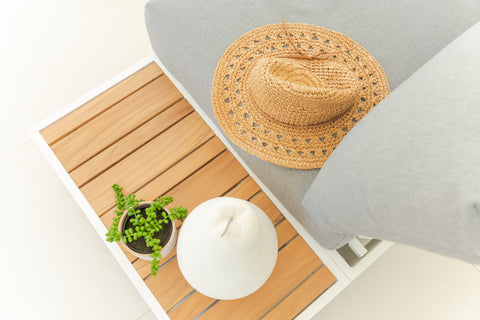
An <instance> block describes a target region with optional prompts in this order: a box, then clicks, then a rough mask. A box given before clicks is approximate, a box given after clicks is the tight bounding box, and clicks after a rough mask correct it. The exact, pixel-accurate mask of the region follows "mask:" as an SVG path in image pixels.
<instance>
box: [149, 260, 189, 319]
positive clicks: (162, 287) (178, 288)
mask: <svg viewBox="0 0 480 320" xmlns="http://www.w3.org/2000/svg"><path fill="white" fill-rule="evenodd" d="M145 283H146V285H147V286H148V288H149V289H150V291H152V293H153V295H154V296H155V298H157V300H158V302H159V303H160V305H161V306H162V308H163V309H164V310H170V309H171V308H172V307H173V306H174V305H175V304H176V303H177V302H179V301H180V300H182V299H183V298H184V297H185V296H186V295H188V294H189V293H190V292H192V291H193V288H192V287H191V286H190V285H189V284H188V282H187V280H185V278H184V277H183V276H182V274H181V273H180V269H179V267H178V261H177V259H173V260H172V261H171V262H169V263H167V264H166V265H165V266H164V267H163V268H161V269H160V270H158V272H157V275H156V276H154V277H148V278H147V280H145Z"/></svg>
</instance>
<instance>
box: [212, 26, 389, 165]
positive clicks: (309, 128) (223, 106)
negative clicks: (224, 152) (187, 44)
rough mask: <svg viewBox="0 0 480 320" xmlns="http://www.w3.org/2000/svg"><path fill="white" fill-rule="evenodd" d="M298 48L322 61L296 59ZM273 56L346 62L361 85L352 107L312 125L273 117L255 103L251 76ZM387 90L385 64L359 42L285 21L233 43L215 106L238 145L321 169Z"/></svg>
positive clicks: (313, 64) (221, 65)
mask: <svg viewBox="0 0 480 320" xmlns="http://www.w3.org/2000/svg"><path fill="white" fill-rule="evenodd" d="M285 27H286V30H287V32H288V36H289V37H290V39H288V38H287V34H286V33H285ZM292 44H293V45H295V46H296V47H297V48H296V49H294V48H292ZM298 49H299V50H301V51H302V54H303V55H305V56H313V55H317V54H319V53H322V55H321V57H322V59H301V58H300V57H299V58H298V59H297V58H295V57H298V56H299V55H300V54H299V53H298ZM275 58H285V59H294V60H296V63H297V64H298V63H301V64H302V65H303V66H304V67H305V68H307V69H311V70H315V69H316V68H317V66H318V64H321V63H322V61H327V60H328V61H331V62H335V63H340V64H343V65H344V66H346V67H347V68H348V70H350V71H351V72H353V73H354V74H355V76H356V77H357V79H358V85H359V86H360V88H359V93H358V95H357V96H356V98H355V101H354V102H353V105H352V106H351V107H350V108H349V109H348V110H347V111H345V112H343V113H342V114H340V115H339V116H336V117H335V118H333V119H331V120H329V121H325V122H321V123H318V124H313V125H292V124H288V123H285V122H283V121H278V120H276V119H273V118H272V117H271V116H269V115H268V114H266V113H265V112H264V111H262V108H259V106H258V105H256V102H255V101H253V99H252V96H251V92H249V90H248V86H247V83H248V81H247V80H248V78H249V76H250V72H251V70H252V68H253V67H254V66H255V64H256V63H257V62H258V61H265V59H267V60H268V59H275ZM389 93H390V89H389V87H388V81H387V78H386V75H385V72H384V71H383V69H382V67H381V66H380V64H379V63H378V61H377V60H376V59H375V58H374V57H373V56H372V55H371V54H370V53H369V52H368V51H367V50H366V49H365V48H363V47H362V46H360V45H359V44H358V43H356V42H355V41H353V40H352V39H350V38H349V37H347V36H345V35H343V34H341V33H338V32H335V31H332V30H328V29H325V28H322V27H318V26H314V25H308V24H294V23H287V24H286V25H282V24H274V25H267V26H263V27H260V28H257V29H254V30H251V31H250V32H248V33H246V34H244V35H243V36H241V37H240V38H238V39H237V40H236V41H235V42H234V43H232V44H231V45H230V47H229V48H228V49H227V50H226V51H225V52H224V54H223V55H222V57H221V58H220V60H219V62H218V65H217V68H216V70H215V75H214V78H213V83H212V104H213V108H214V114H215V117H216V119H217V120H218V122H219V124H220V126H221V127H222V129H223V130H224V131H225V133H226V135H227V136H228V137H229V138H230V139H231V140H232V141H233V142H234V143H235V144H237V145H238V146H239V147H241V148H243V149H244V150H246V151H247V152H249V153H251V154H253V155H255V156H257V157H258V158H260V159H263V160H266V161H270V162H272V163H275V164H278V165H281V166H285V167H289V168H296V169H314V168H321V167H322V165H323V164H324V163H325V161H326V160H327V158H328V156H329V155H330V154H331V153H332V152H333V150H334V149H335V147H336V146H337V145H338V144H339V143H340V141H341V140H342V139H343V137H344V136H345V135H346V134H347V133H348V131H349V130H350V129H352V128H353V126H355V124H356V123H357V122H358V121H359V120H360V119H361V118H362V117H364V116H365V115H366V114H367V112H368V111H370V110H371V109H372V108H373V107H374V106H376V105H377V104H378V103H379V102H380V101H381V100H382V99H383V98H384V97H385V96H387V95H388V94H389Z"/></svg>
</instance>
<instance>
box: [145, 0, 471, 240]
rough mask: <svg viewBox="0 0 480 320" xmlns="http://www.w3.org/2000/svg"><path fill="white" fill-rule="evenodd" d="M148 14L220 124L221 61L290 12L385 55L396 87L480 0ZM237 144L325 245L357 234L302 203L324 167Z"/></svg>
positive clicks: (285, 3) (153, 9) (170, 9)
mask: <svg viewBox="0 0 480 320" xmlns="http://www.w3.org/2000/svg"><path fill="white" fill-rule="evenodd" d="M145 17H146V24H147V29H148V32H149V35H150V40H151V42H152V47H153V49H154V51H155V53H156V55H157V56H158V57H159V59H160V60H161V61H162V63H163V64H164V65H165V66H166V67H167V68H168V70H169V71H170V72H171V73H172V74H173V75H174V76H175V77H176V78H177V79H178V80H179V81H180V82H181V83H182V85H183V86H184V87H185V88H186V90H187V91H188V92H189V94H190V95H191V96H192V97H193V98H194V99H195V101H196V102H197V103H198V104H199V105H200V107H201V108H202V109H203V110H204V111H205V112H206V114H207V115H208V117H209V118H211V119H212V120H213V122H214V124H215V125H217V126H218V124H217V122H216V121H215V118H214V116H213V110H212V107H211V100H210V92H211V82H212V78H213V73H214V70H215V67H216V65H217V61H218V59H219V58H220V56H221V55H222V53H223V52H224V51H225V49H226V48H227V47H228V46H229V45H230V44H231V43H232V42H233V41H234V40H235V39H236V38H238V37H239V36H240V35H242V34H244V33H245V32H247V31H249V30H251V29H253V28H256V27H260V26H263V25H266V24H270V23H280V22H281V18H282V17H283V18H285V19H286V21H287V22H304V23H311V24H315V25H319V26H324V27H327V28H330V29H332V30H335V31H338V32H341V33H344V34H346V35H348V36H350V37H351V38H353V39H354V40H356V41H358V42H360V43H361V44H362V45H363V46H364V47H366V48H367V49H368V50H369V51H370V52H371V53H372V54H373V56H375V57H376V58H377V59H378V60H379V62H380V63H381V64H382V66H383V67H384V69H385V72H386V73H387V76H388V78H389V82H390V87H391V88H392V89H395V88H396V87H397V86H398V85H399V84H400V83H402V82H403V81H404V80H405V79H406V78H408V77H409V76H410V75H411V74H412V73H413V72H414V71H415V70H417V69H418V68H419V67H420V66H422V65H423V64H424V63H425V62H427V61H428V60H429V59H430V58H431V57H432V56H433V55H434V54H435V53H437V52H438V51H439V50H441V49H442V48H443V47H445V46H446V45H447V44H448V43H449V42H451V41H452V40H453V39H455V38H456V37H457V36H458V35H460V34H461V33H462V32H464V31H465V30H466V29H467V28H468V27H470V26H471V25H473V24H474V23H475V22H476V21H478V20H479V19H480V1H477V0H458V1H450V0H424V1H416V0H404V1H396V0H372V1H358V0H342V1H339V0H322V1H316V0H299V1H290V0H280V1H265V0H263V1H262V0H244V1H223V0H196V1H189V0H178V1H168V0H150V2H148V3H147V5H146V12H145ZM235 150H236V151H237V152H238V154H239V155H240V157H241V158H242V159H243V160H244V161H245V163H246V164H247V165H248V166H249V167H250V169H251V170H252V171H253V172H255V174H256V175H257V176H258V177H259V178H260V179H261V180H262V181H263V183H264V184H265V185H266V186H267V187H268V188H269V189H270V190H271V191H272V192H273V193H274V194H275V196H276V197H277V198H278V199H279V200H280V201H281V202H282V204H283V205H284V206H285V207H286V208H287V209H288V210H289V211H290V212H291V213H292V214H293V215H294V216H295V217H296V218H297V219H298V220H299V221H300V222H301V223H302V224H303V225H304V226H305V227H306V228H307V230H308V231H309V232H310V233H311V234H312V235H313V236H314V237H315V238H316V239H317V240H318V241H319V242H320V243H321V244H322V245H323V246H324V247H326V248H334V247H338V246H340V245H342V244H343V243H344V242H345V241H347V240H348V239H349V237H350V236H349V235H347V234H345V233H343V232H340V233H337V232H336V231H334V230H327V229H325V228H323V226H322V225H317V224H315V222H316V221H317V220H312V219H311V217H310V216H309V213H308V212H307V211H306V210H305V209H304V208H303V206H302V205H301V200H302V198H303V197H304V195H305V192H306V191H307V189H308V187H309V186H310V185H311V183H312V182H313V180H314V178H315V176H316V175H317V173H318V170H304V171H302V170H295V169H287V168H283V167H279V166H277V165H274V164H271V163H269V162H265V161H262V160H259V159H258V158H256V157H254V156H251V155H250V154H248V153H246V152H244V151H243V150H241V149H239V148H236V147H235Z"/></svg>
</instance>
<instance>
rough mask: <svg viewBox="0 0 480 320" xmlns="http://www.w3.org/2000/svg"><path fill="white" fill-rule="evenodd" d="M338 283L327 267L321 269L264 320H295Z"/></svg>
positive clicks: (263, 319)
mask: <svg viewBox="0 0 480 320" xmlns="http://www.w3.org/2000/svg"><path fill="white" fill-rule="evenodd" d="M335 281H336V278H335V276H334V275H333V274H332V272H330V270H328V268H327V267H326V266H323V267H321V268H320V269H319V270H318V271H317V272H315V273H314V274H313V275H312V276H311V277H310V278H308V279H307V280H306V281H305V282H304V283H303V284H302V285H301V286H300V287H298V288H297V289H296V290H295V291H294V292H292V294H290V295H289V296H288V297H287V298H286V299H285V300H283V301H282V302H281V303H280V304H279V305H277V306H276V307H275V308H274V309H273V310H272V311H270V312H269V313H267V315H266V316H265V317H264V318H262V320H278V319H293V318H294V317H295V316H296V315H297V314H299V313H300V312H302V311H303V309H305V307H306V306H308V305H309V304H310V303H311V302H312V301H313V300H315V299H316V298H317V297H318V296H319V295H320V294H322V292H324V291H325V290H327V288H328V287H330V286H331V285H332V284H333V283H334V282H335Z"/></svg>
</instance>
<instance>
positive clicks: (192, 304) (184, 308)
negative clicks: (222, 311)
mask: <svg viewBox="0 0 480 320" xmlns="http://www.w3.org/2000/svg"><path fill="white" fill-rule="evenodd" d="M214 302H215V299H212V298H210V297H207V296H205V295H203V294H201V293H200V292H198V291H195V292H194V293H193V294H192V295H191V296H190V297H189V298H188V299H186V300H185V301H184V302H183V303H182V304H181V305H179V306H178V307H177V308H175V309H173V310H172V311H171V312H169V313H168V316H169V317H170V319H172V320H187V319H195V317H196V316H197V315H199V314H200V313H201V312H202V311H203V310H205V309H206V308H207V307H208V306H209V305H211V304H212V303H214ZM225 319H228V318H225ZM245 320H246V319H245Z"/></svg>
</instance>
